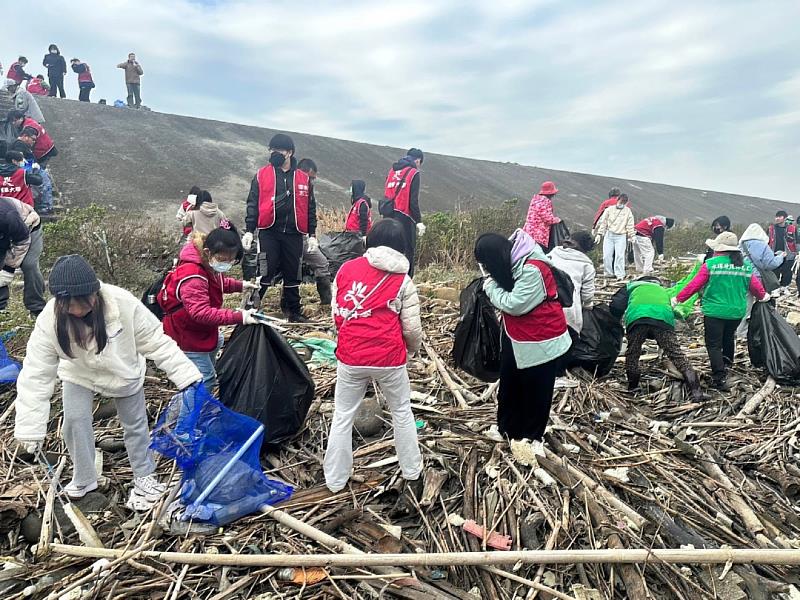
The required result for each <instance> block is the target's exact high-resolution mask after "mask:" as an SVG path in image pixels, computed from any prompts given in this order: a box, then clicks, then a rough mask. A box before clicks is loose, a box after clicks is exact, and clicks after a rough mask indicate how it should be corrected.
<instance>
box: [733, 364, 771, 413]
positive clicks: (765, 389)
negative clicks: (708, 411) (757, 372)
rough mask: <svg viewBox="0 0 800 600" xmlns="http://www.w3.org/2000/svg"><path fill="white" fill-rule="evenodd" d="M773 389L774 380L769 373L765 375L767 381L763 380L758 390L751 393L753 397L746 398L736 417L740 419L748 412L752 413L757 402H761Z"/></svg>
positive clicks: (757, 404)
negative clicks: (767, 375)
mask: <svg viewBox="0 0 800 600" xmlns="http://www.w3.org/2000/svg"><path fill="white" fill-rule="evenodd" d="M774 389H775V380H774V379H773V378H772V376H771V375H770V376H769V377H767V381H766V382H764V385H763V386H762V387H761V389H760V390H758V392H756V393H755V394H753V397H752V398H750V400H748V401H747V402H746V403H745V405H744V406H743V407H742V410H740V411H739V412H738V413H736V417H734V418H736V419H742V418H744V417H746V416H747V415H749V414H752V413H753V411H755V409H757V408H758V406H759V404H761V403H762V402H763V401H764V399H765V398H766V397H767V396H769V395H770V394H771V393H772V391H773V390H774Z"/></svg>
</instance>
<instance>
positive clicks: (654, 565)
mask: <svg viewBox="0 0 800 600" xmlns="http://www.w3.org/2000/svg"><path fill="white" fill-rule="evenodd" d="M613 291H614V289H613V288H612V287H611V286H609V287H608V288H605V289H603V290H601V291H600V292H599V295H600V297H599V298H598V300H599V301H603V300H604V299H607V298H608V297H609V296H610V294H611V293H612V292H613ZM434 292H435V290H434ZM438 295H444V294H438ZM782 302H783V304H782V305H781V309H782V312H784V313H785V312H786V309H787V308H791V305H793V304H794V303H795V302H794V301H793V300H784V301H782ZM424 315H425V316H424V321H425V330H426V334H427V342H426V344H425V348H424V350H423V351H422V352H421V353H420V355H419V356H417V357H415V358H414V359H413V360H412V361H411V363H410V372H411V377H412V382H413V387H414V395H413V400H412V401H413V407H414V411H415V416H416V418H417V419H418V422H417V426H418V431H419V436H420V441H421V444H422V446H423V455H424V458H425V465H426V466H425V472H424V473H425V474H424V481H423V482H422V484H421V485H416V486H408V485H404V482H403V480H402V478H400V476H399V472H398V468H397V463H396V459H395V458H394V448H393V445H392V436H391V419H390V416H389V413H388V411H387V412H386V413H380V411H378V419H377V420H376V418H375V414H372V415H369V414H368V415H366V416H365V418H364V419H361V420H360V421H359V423H360V425H361V427H362V434H366V433H368V432H367V430H368V429H371V430H372V433H371V434H370V435H368V436H366V435H359V434H356V435H355V440H356V446H357V449H356V451H355V473H354V476H353V480H352V482H351V486H350V487H349V488H346V489H345V490H344V491H343V492H341V493H339V494H336V495H332V494H330V493H329V492H328V491H327V490H326V488H325V486H324V479H323V476H322V466H321V461H322V457H323V454H324V450H325V445H326V437H327V430H328V427H329V424H330V420H331V417H332V414H333V401H332V395H333V388H334V384H335V370H334V369H333V368H331V367H325V366H318V365H314V366H313V367H312V368H313V372H314V377H315V380H316V383H317V400H316V401H315V403H314V405H313V406H312V409H311V413H310V414H309V418H308V420H307V426H306V429H305V430H304V431H303V432H302V434H301V435H300V436H298V437H297V438H296V439H295V440H294V441H293V442H292V443H290V444H288V445H287V446H286V447H285V448H283V449H282V450H281V451H280V452H279V453H276V454H269V455H268V456H266V457H265V459H264V461H263V464H264V466H265V471H266V472H267V473H268V475H270V476H271V477H274V478H278V479H282V480H284V481H287V482H289V483H291V484H293V485H294V486H296V488H297V489H296V493H295V494H294V496H293V497H292V499H291V500H289V501H287V502H285V503H284V504H282V505H280V506H278V507H276V508H277V509H278V510H277V511H271V510H267V511H265V513H264V514H260V515H254V516H251V517H247V518H244V519H241V520H239V521H238V522H236V523H234V524H232V525H230V526H228V527H225V528H223V529H220V530H217V529H210V528H206V530H205V531H200V532H198V531H195V530H194V529H196V528H192V529H190V530H186V527H185V525H184V526H183V528H181V524H176V523H170V522H169V520H168V519H167V518H166V517H165V516H164V512H165V510H164V509H165V507H166V504H167V501H164V502H163V503H161V504H160V505H159V506H158V507H156V509H154V510H153V511H151V512H150V513H147V514H143V515H135V514H133V513H131V512H130V511H128V510H126V509H125V508H124V502H125V499H126V497H127V489H128V486H129V485H130V481H131V472H130V468H129V467H128V465H127V461H126V459H125V452H124V449H123V448H122V446H121V429H120V428H119V424H118V422H117V421H116V418H113V417H111V418H101V419H98V420H97V422H96V427H97V437H98V440H99V443H98V444H99V446H100V447H101V448H104V452H103V455H104V459H105V460H104V462H105V467H104V477H105V478H107V482H106V485H105V486H104V487H102V488H101V490H100V492H101V493H97V494H93V496H95V498H94V500H92V502H94V503H95V504H94V506H88V505H86V504H84V506H81V503H78V505H79V506H81V508H83V509H84V512H86V513H87V516H88V518H89V519H90V522H91V523H92V524H93V526H94V528H95V529H96V531H97V534H98V535H99V537H100V539H101V540H102V543H103V545H104V546H105V548H107V549H115V550H116V551H117V552H116V553H110V552H109V553H108V557H109V558H108V559H107V561H106V563H104V564H106V568H105V569H104V570H102V571H100V569H99V565H95V561H96V560H97V558H96V557H98V556H102V555H103V552H102V551H100V550H98V549H94V548H91V549H87V548H79V547H80V546H81V542H80V541H79V540H78V536H77V535H76V534H75V533H70V526H69V521H68V520H66V519H63V518H57V519H55V520H54V522H53V527H54V537H55V540H57V541H58V542H59V543H53V544H52V545H50V546H49V547H46V548H42V547H41V546H40V547H37V548H36V550H37V551H38V553H39V556H38V557H37V556H35V555H34V554H33V552H32V547H31V544H30V543H29V542H28V541H26V540H25V537H24V534H26V533H27V535H28V537H29V538H30V537H31V536H32V535H33V536H41V537H42V541H43V542H46V541H47V539H46V535H45V536H42V535H41V534H40V533H39V532H38V529H37V528H36V525H37V523H36V515H38V514H41V513H42V512H43V510H44V509H45V505H46V504H47V503H46V499H47V491H48V485H47V482H46V479H45V473H44V470H43V469H42V468H41V467H38V466H27V465H26V463H25V462H24V461H23V460H22V459H21V458H20V456H18V450H17V449H16V446H15V444H14V443H13V441H12V421H13V415H10V414H8V411H6V408H7V407H8V405H9V402H10V401H11V400H12V399H13V392H9V393H7V394H5V395H4V396H2V404H0V413H3V411H6V413H7V414H4V415H3V422H2V423H0V428H1V429H0V435H1V436H2V437H0V452H2V462H0V464H2V470H0V536H2V537H0V554H1V555H3V556H4V558H3V560H4V561H5V569H3V570H0V596H1V597H3V598H23V597H24V596H23V589H24V588H26V587H28V590H27V593H28V594H29V595H30V596H31V597H39V598H46V597H51V598H57V597H59V596H63V595H64V594H66V597H68V598H79V597H84V598H109V599H116V598H126V599H128V598H170V599H177V598H189V599H195V598H197V599H200V598H202V599H206V598H212V599H214V600H222V599H224V598H259V599H263V600H266V599H268V598H269V599H272V598H386V597H399V598H411V599H422V598H438V599H447V600H450V599H456V598H457V599H464V600H466V599H470V600H473V599H475V598H485V599H500V598H502V599H511V598H536V597H540V598H575V599H581V600H583V599H586V600H596V599H605V598H631V599H635V600H639V599H643V598H685V599H690V598H691V599H694V598H722V599H725V600H735V599H738V598H742V599H743V598H751V599H759V598H761V599H766V598H796V597H800V596H798V589H797V588H795V587H794V586H798V588H800V573H799V571H800V567H798V566H789V565H788V564H787V563H790V562H792V561H794V564H795V565H797V564H798V562H800V550H797V549H798V548H800V514H799V513H798V505H797V501H798V498H800V468H798V454H800V446H799V445H798V444H799V442H798V436H799V435H800V433H798V432H800V404H799V403H798V398H797V397H796V396H795V390H794V389H792V388H781V387H777V386H775V385H774V382H772V381H771V380H767V379H766V377H765V375H764V374H763V373H761V372H756V371H755V370H753V369H752V368H751V367H750V365H749V361H748V360H747V355H746V346H745V345H744V344H741V343H740V344H739V355H738V360H737V363H736V367H735V369H734V372H735V374H736V375H738V376H739V377H740V378H741V381H740V382H739V383H738V384H737V386H736V388H735V390H734V391H732V392H730V393H726V394H720V393H716V392H709V395H710V398H709V400H708V401H706V402H693V401H692V400H691V399H690V398H689V396H688V395H687V393H686V392H685V391H684V388H683V386H682V384H681V381H680V380H678V379H676V378H674V377H675V374H674V373H671V371H672V370H673V369H672V368H671V366H670V365H669V364H668V363H667V362H666V360H664V359H661V358H659V357H658V355H657V352H656V351H655V347H652V348H651V351H650V352H649V353H648V354H646V355H645V356H644V359H643V360H645V361H647V368H646V369H644V372H645V373H646V375H645V377H644V384H645V386H646V392H642V393H639V394H638V395H635V396H631V395H628V394H627V393H625V392H624V389H625V381H624V371H623V369H622V362H621V361H622V359H620V361H618V363H617V365H616V367H615V369H614V370H613V372H612V373H611V375H610V376H608V377H607V378H605V379H603V380H597V381H595V380H593V379H592V378H591V377H589V376H587V375H586V374H584V373H576V374H575V376H576V377H577V378H578V379H579V380H580V385H579V386H578V387H577V388H574V389H568V390H560V391H558V392H557V394H556V396H555V398H554V402H553V413H552V419H551V427H550V428H549V430H548V433H547V436H546V442H547V443H546V448H547V456H546V457H545V458H539V459H538V460H537V461H536V462H535V463H533V464H531V465H526V464H524V462H526V461H524V460H521V459H520V458H519V457H515V456H514V455H512V453H511V451H510V449H509V445H508V443H506V442H496V441H493V440H492V439H491V436H490V435H487V432H488V430H489V428H490V426H491V425H492V424H493V423H494V422H495V400H494V394H495V391H496V387H495V386H493V385H487V384H484V383H481V382H478V381H476V380H474V379H471V378H470V377H468V376H466V375H464V374H463V373H460V372H459V371H458V370H456V369H455V368H454V367H453V366H452V362H451V360H450V358H449V355H450V350H451V348H452V331H453V328H454V326H455V322H456V320H457V317H458V305H457V304H456V303H453V302H451V301H448V300H444V299H440V298H436V297H431V298H426V299H425V300H424ZM312 329H313V330H314V331H313V333H309V332H310V331H311V330H312ZM701 330H702V327H701V321H697V322H694V321H693V320H692V321H690V323H689V326H688V327H685V328H684V330H683V331H682V332H681V333H680V335H681V338H682V341H683V342H684V346H685V348H686V349H687V352H688V353H689V354H690V356H691V358H692V362H693V364H694V366H695V367H696V368H697V369H698V370H699V371H700V372H701V373H703V372H704V371H707V359H706V354H705V350H704V347H703V345H702V334H701ZM292 331H293V332H295V333H294V334H293V335H295V336H298V337H302V335H305V334H308V335H310V336H311V337H318V336H319V335H320V334H324V333H328V334H330V333H331V331H330V328H329V326H328V325H326V324H317V325H315V326H314V327H313V328H309V327H305V328H303V327H300V328H296V329H293V330H292ZM648 348H649V347H648ZM147 392H148V398H149V401H150V412H151V417H153V418H155V417H156V415H157V414H158V413H159V411H160V410H161V408H162V407H163V406H164V405H165V403H166V402H167V401H168V400H169V398H170V396H171V393H172V392H171V390H170V389H169V388H168V386H167V384H166V383H164V382H162V381H160V380H158V379H157V378H155V377H150V378H148V383H147ZM372 394H373V395H375V396H376V397H377V400H378V402H376V403H373V404H374V405H375V406H377V405H379V404H380V401H381V397H380V394H379V393H376V392H375V391H373V392H372ZM745 407H746V408H745ZM58 408H59V406H58V402H55V401H54V410H53V411H52V418H53V422H52V426H51V435H50V436H49V437H48V441H47V446H46V450H47V451H48V453H50V454H51V455H53V456H52V458H53V460H54V462H55V460H56V459H57V458H58V456H57V455H59V454H63V453H64V449H63V444H62V443H61V441H60V439H59V438H58V436H57V435H55V432H56V431H57V429H58V427H59V422H60V418H61V415H60V412H59V410H58ZM101 408H102V407H101ZM367 412H368V411H367ZM370 421H372V422H370ZM159 465H160V467H159V473H160V476H161V477H162V480H164V481H166V480H168V479H169V478H170V477H172V478H177V474H176V473H175V471H174V468H173V465H172V464H171V463H170V462H168V461H166V460H163V459H162V460H161V461H160V463H159ZM68 473H69V467H68V468H67V469H66V471H65V475H63V476H62V477H63V479H64V481H65V482H66V481H68ZM89 504H91V502H90V503H89ZM50 505H51V506H52V507H54V512H55V513H56V516H57V517H59V515H60V513H61V507H60V505H59V501H58V499H57V498H56V499H55V500H52V499H51V502H50ZM26 515H29V516H28V517H27V518H26V519H25V521H24V522H23V521H22V519H23V518H24V517H26ZM31 515H32V516H31ZM32 521H33V523H31V522H32ZM23 523H24V524H23ZM31 527H33V533H30V532H28V531H26V528H27V529H30V528H31ZM658 549H674V550H683V552H677V553H659V552H658V551H657V550H658ZM693 549H695V550H700V549H706V550H707V552H705V553H704V554H703V557H704V560H707V561H708V562H709V563H714V564H696V563H698V562H703V561H701V560H700V559H697V558H691V557H693V556H694V557H697V556H699V554H698V553H693ZM729 549H753V550H755V551H756V552H753V553H750V554H749V555H748V558H749V559H750V560H752V561H754V562H759V561H760V560H764V561H766V562H767V563H769V562H770V561H771V560H772V559H770V558H768V556H773V557H774V556H776V555H777V554H780V556H781V558H780V560H775V561H773V562H783V563H784V564H783V565H781V564H752V565H751V564H740V561H741V560H744V558H742V556H741V555H738V554H736V553H734V552H732V551H730V550H729ZM523 550H532V551H551V550H559V551H567V552H569V551H575V552H574V553H573V554H567V555H566V556H564V555H563V554H562V555H559V556H560V558H553V557H554V556H555V555H554V554H552V553H551V554H548V556H549V557H551V558H549V559H544V560H543V559H542V556H544V554H542V553H539V554H537V555H536V557H537V558H538V560H535V561H532V560H531V559H532V557H533V555H531V554H525V553H518V551H523ZM584 550H590V551H591V550H605V551H611V552H610V553H609V552H606V553H605V554H604V555H603V556H596V555H592V554H591V553H585V552H584V553H581V552H577V551H584ZM768 550H773V551H775V550H788V551H789V552H782V553H776V552H773V554H770V553H769V552H760V551H768ZM86 551H88V552H87V553H88V554H90V555H91V556H94V557H95V558H90V557H79V556H72V555H73V554H79V553H81V552H86ZM633 551H636V552H633ZM650 551H652V552H650ZM169 552H180V553H193V555H194V557H195V558H194V559H191V558H190V559H187V558H186V557H183V558H181V557H180V556H175V555H170V554H160V553H169ZM465 552H471V553H481V554H480V557H481V558H479V559H476V557H478V556H479V555H477V554H471V555H462V554H456V555H452V554H450V555H448V556H447V557H440V558H439V561H438V562H437V560H436V558H433V557H427V556H422V555H423V554H428V553H465ZM363 553H367V556H366V557H365V555H364V554H363ZM399 553H402V554H404V558H405V560H402V558H403V557H389V558H390V559H391V560H396V562H391V561H383V563H384V565H383V566H374V565H373V566H366V564H367V562H369V561H368V559H369V558H371V557H372V555H375V554H399ZM484 553H485V554H484ZM321 554H337V555H339V556H338V557H333V559H330V560H328V561H327V563H326V564H322V565H320V564H318V563H319V561H316V563H317V564H315V559H313V558H312V559H308V558H307V557H308V555H321ZM262 555H269V556H266V557H264V556H262ZM417 555H420V557H419V560H415V559H416V557H417ZM592 556H594V558H592ZM301 557H302V558H301ZM470 557H472V559H471V558H470ZM625 557H628V559H630V561H632V562H619V561H622V560H623V559H625ZM765 557H767V558H765ZM336 558H339V559H342V560H341V561H339V563H338V564H340V565H344V566H337V563H336V562H335V560H334V559H336ZM271 559H274V562H272V563H270V562H269V561H270V560H271ZM473 559H475V560H473ZM187 560H188V561H189V562H193V563H206V564H184V563H186V562H187ZM595 560H599V561H601V562H593V561H595ZM625 560H627V559H625ZM376 561H377V562H380V561H379V560H377V559H376ZM476 562H477V563H478V564H475V563H476ZM387 563H388V564H387ZM93 565H95V567H94V569H95V571H98V572H93V570H92V568H93ZM109 565H110V566H109ZM258 565H261V566H258ZM81 594H82V596H81Z"/></svg>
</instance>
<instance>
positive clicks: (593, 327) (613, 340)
mask: <svg viewBox="0 0 800 600" xmlns="http://www.w3.org/2000/svg"><path fill="white" fill-rule="evenodd" d="M624 335H625V330H624V328H623V327H622V323H620V320H619V319H617V318H616V317H614V315H612V314H611V311H610V310H609V308H608V306H607V305H605V304H601V305H597V306H595V307H594V308H590V309H589V308H584V309H583V328H582V329H581V333H580V336H579V338H578V340H577V341H575V342H574V343H573V344H572V348H570V350H569V352H568V353H567V359H566V361H567V367H582V368H583V369H585V370H587V371H589V372H590V373H594V376H595V377H604V376H605V375H608V373H609V372H610V371H611V369H612V368H613V366H614V361H615V360H617V357H618V356H619V352H620V350H621V349H622V338H623V337H624Z"/></svg>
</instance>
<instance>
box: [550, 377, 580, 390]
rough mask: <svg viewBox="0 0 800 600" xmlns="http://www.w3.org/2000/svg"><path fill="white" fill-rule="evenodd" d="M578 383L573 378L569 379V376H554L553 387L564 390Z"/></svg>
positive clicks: (574, 386) (576, 385)
mask: <svg viewBox="0 0 800 600" xmlns="http://www.w3.org/2000/svg"><path fill="white" fill-rule="evenodd" d="M578 385H579V384H578V382H577V381H576V380H575V379H571V378H569V377H556V383H555V386H553V387H554V388H555V389H557V390H564V389H572V388H576V387H578Z"/></svg>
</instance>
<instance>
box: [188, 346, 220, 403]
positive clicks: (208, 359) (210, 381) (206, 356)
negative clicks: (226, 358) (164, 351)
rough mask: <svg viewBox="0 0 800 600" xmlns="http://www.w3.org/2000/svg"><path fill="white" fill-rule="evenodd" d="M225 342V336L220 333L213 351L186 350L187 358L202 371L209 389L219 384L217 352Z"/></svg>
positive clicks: (204, 381)
mask: <svg viewBox="0 0 800 600" xmlns="http://www.w3.org/2000/svg"><path fill="white" fill-rule="evenodd" d="M224 343H225V338H223V337H222V334H221V333H220V334H219V341H218V342H217V347H216V348H214V350H212V351H211V352H184V354H185V355H186V358H188V359H189V360H190V361H192V362H193V363H194V366H195V367H197V369H198V370H199V371H200V374H201V375H202V376H203V383H204V384H205V386H206V389H207V390H209V391H211V389H212V388H213V387H214V386H215V385H217V369H216V366H217V354H218V353H219V351H220V350H221V349H222V345H223V344H224Z"/></svg>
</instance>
